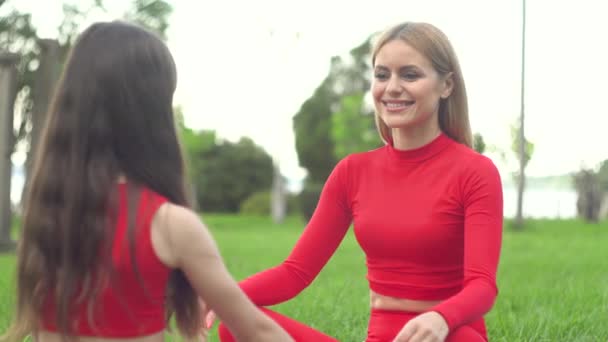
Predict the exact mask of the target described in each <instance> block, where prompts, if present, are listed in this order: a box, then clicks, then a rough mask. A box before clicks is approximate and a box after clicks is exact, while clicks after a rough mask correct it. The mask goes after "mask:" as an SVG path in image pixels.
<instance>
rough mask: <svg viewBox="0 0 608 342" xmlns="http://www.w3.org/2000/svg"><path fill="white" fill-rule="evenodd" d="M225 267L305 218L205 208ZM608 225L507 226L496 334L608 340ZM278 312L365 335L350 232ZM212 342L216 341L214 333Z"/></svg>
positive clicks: (5, 278)
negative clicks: (281, 220)
mask: <svg viewBox="0 0 608 342" xmlns="http://www.w3.org/2000/svg"><path fill="white" fill-rule="evenodd" d="M203 219H204V221H205V222H206V223H207V225H208V226H209V227H210V228H211V230H212V232H213V234H214V237H215V239H216V241H217V242H218V245H219V247H220V250H221V252H222V255H223V257H224V260H225V262H226V264H227V265H228V268H229V270H230V271H231V272H232V274H233V275H234V276H235V278H237V279H242V278H243V277H246V276H248V275H251V274H253V273H255V272H258V271H261V270H263V269H265V268H268V267H272V266H274V265H276V264H277V263H279V262H280V261H282V260H283V259H284V258H285V256H286V255H287V254H288V253H289V251H290V250H291V248H292V247H293V245H294V243H295V241H296V240H297V239H298V236H299V235H300V233H301V232H302V230H303V227H304V224H303V223H302V221H301V220H299V219H297V218H290V219H289V220H288V221H287V222H286V223H285V224H283V225H275V224H272V223H271V222H270V221H269V220H268V219H266V218H255V217H237V216H222V215H205V216H204V217H203ZM607 254H608V224H607V223H603V224H600V225H588V224H585V223H582V222H579V221H549V220H536V221H530V222H528V225H527V227H526V228H525V230H524V231H523V232H515V231H511V230H509V229H506V230H505V234H504V243H503V252H502V256H501V265H500V268H499V274H498V283H499V288H500V293H499V296H498V299H497V302H496V304H495V306H494V308H493V310H492V311H491V312H490V313H489V314H488V315H487V316H486V321H487V325H488V333H489V337H490V340H491V341H509V342H511V341H535V342H536V341H594V342H595V341H608V258H607ZM14 262H15V261H14V257H13V256H11V255H4V256H0V270H1V273H0V331H4V330H5V329H6V326H7V325H8V322H9V320H10V318H11V312H12V303H13V296H14V295H13V291H12V289H13V277H14V268H15V266H14ZM273 309H275V310H277V311H279V312H281V313H283V314H285V315H288V316H290V317H292V318H294V319H297V320H299V321H302V322H303V323H305V324H307V325H310V326H312V327H314V328H316V329H319V330H321V331H323V332H325V333H327V334H329V335H332V336H335V337H336V338H338V339H339V340H340V341H346V342H350V341H362V340H364V338H365V334H366V329H367V320H368V314H369V300H368V288H367V281H366V280H365V263H364V255H363V253H362V252H361V250H360V249H359V247H358V245H357V243H356V241H355V239H354V236H353V234H352V232H349V234H348V235H347V237H346V239H345V241H344V242H343V243H342V245H341V246H340V248H339V249H338V251H337V252H336V254H335V255H334V257H333V258H332V259H331V260H330V262H329V263H328V265H327V266H326V267H325V268H324V269H323V271H322V272H321V274H320V275H319V277H318V278H317V279H316V280H315V282H314V283H313V284H312V285H311V286H310V287H308V288H307V289H306V290H305V291H304V292H302V293H301V294H300V295H299V296H297V297H296V298H294V299H293V300H291V301H289V302H287V303H283V304H281V305H277V306H275V307H274V308H273ZM210 340H211V341H217V337H216V334H215V330H214V331H212V334H211V338H210Z"/></svg>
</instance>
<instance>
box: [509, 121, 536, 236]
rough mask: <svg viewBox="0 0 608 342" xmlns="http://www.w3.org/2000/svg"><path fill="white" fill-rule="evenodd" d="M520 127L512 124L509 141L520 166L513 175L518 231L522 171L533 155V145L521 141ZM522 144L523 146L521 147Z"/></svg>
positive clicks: (523, 187)
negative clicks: (515, 185) (515, 187)
mask: <svg viewBox="0 0 608 342" xmlns="http://www.w3.org/2000/svg"><path fill="white" fill-rule="evenodd" d="M520 120H522V118H520ZM521 126H522V125H521V123H520V124H519V125H518V124H514V125H512V126H511V139H512V141H513V142H512V144H511V149H512V150H513V152H514V154H515V156H516V158H517V160H518V162H519V164H520V167H519V171H517V172H515V173H514V174H513V176H514V178H515V180H516V183H517V184H518V187H517V212H516V214H515V227H516V228H518V229H521V228H522V227H523V197H524V191H525V184H526V176H525V173H524V171H525V169H526V166H528V162H530V159H532V154H533V153H534V144H533V143H531V142H530V141H528V139H526V138H525V137H523V139H522V132H521ZM522 142H523V144H524V145H523V146H522ZM522 151H523V153H522Z"/></svg>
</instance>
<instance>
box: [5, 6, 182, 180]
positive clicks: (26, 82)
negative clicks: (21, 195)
mask: <svg viewBox="0 0 608 342" xmlns="http://www.w3.org/2000/svg"><path fill="white" fill-rule="evenodd" d="M6 4H8V2H7V1H5V0H0V6H3V5H6ZM98 9H101V10H105V8H104V6H103V0H90V1H89V2H86V3H85V4H82V3H80V4H79V5H78V6H77V5H70V4H64V5H63V14H64V15H63V20H62V22H61V24H60V25H59V27H58V29H57V37H56V40H57V42H58V43H59V49H60V52H59V55H60V60H59V65H58V70H56V71H53V72H52V73H51V74H55V75H58V74H59V72H60V69H61V68H62V65H63V64H64V62H65V58H66V56H67V53H68V51H69V49H70V47H71V46H72V44H73V42H74V40H75V39H76V37H77V35H78V33H79V31H80V30H81V26H82V24H83V22H84V21H85V19H86V18H87V16H89V15H90V13H92V11H94V10H98ZM172 10H173V9H172V7H171V6H170V5H169V4H168V3H167V2H166V1H164V0H148V1H145V0H134V2H133V5H132V8H131V9H130V10H129V11H128V12H127V13H125V14H124V15H123V17H125V19H127V20H129V21H132V22H135V23H138V24H140V25H142V26H144V27H146V28H148V29H150V30H152V31H154V32H156V33H158V34H159V36H160V37H161V38H163V39H165V38H166V30H167V28H168V18H169V16H170V14H171V13H172ZM42 42H43V40H41V39H40V37H39V36H38V34H37V32H36V29H35V27H34V26H33V24H32V22H31V14H29V13H21V12H18V11H16V10H11V11H10V12H9V13H8V14H7V15H5V16H3V17H0V49H1V50H4V51H10V52H14V53H17V54H19V55H20V56H21V63H20V65H19V67H18V74H19V84H18V93H17V94H18V95H17V101H16V106H15V108H16V110H15V115H16V118H15V121H16V122H18V123H19V124H18V129H17V131H16V132H15V139H14V142H15V145H17V144H21V145H23V146H24V147H25V149H26V150H30V149H31V146H32V145H33V144H32V143H31V141H32V137H31V133H32V131H34V132H36V131H37V130H38V129H37V128H36V127H34V125H39V124H38V123H36V122H35V120H33V109H34V106H35V103H34V98H33V95H34V93H35V92H36V86H37V85H36V82H37V79H36V77H37V76H36V73H37V72H38V66H39V65H41V60H40V55H41V52H42V51H41V50H42V47H43V44H42ZM55 78H56V77H55ZM53 83H54V82H53ZM38 91H40V89H39V90H38ZM43 93H46V92H43ZM48 93H49V94H50V93H52V92H51V91H49V92H48ZM47 97H50V96H44V98H47ZM39 105H41V104H39ZM43 107H44V108H39V110H38V112H41V113H43V112H46V106H43ZM34 140H35V139H34ZM33 158H34V156H33V155H31V154H30V155H28V160H30V161H31V160H32V159H33ZM30 163H31V162H28V164H30ZM26 174H27V172H26Z"/></svg>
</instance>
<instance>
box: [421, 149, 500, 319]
mask: <svg viewBox="0 0 608 342" xmlns="http://www.w3.org/2000/svg"><path fill="white" fill-rule="evenodd" d="M461 187H462V189H463V192H462V193H463V207H464V215H465V217H464V283H463V288H462V290H461V291H460V292H459V293H458V294H456V295H454V296H453V297H451V298H449V299H447V300H445V301H444V302H442V303H440V304H439V305H437V306H435V307H434V308H432V309H431V311H436V312H438V313H440V314H441V315H442V316H443V318H444V319H445V320H446V322H447V324H448V327H449V328H450V331H451V330H453V329H454V328H457V327H459V326H461V325H463V324H467V323H469V322H471V321H474V320H476V319H479V318H481V317H482V316H483V315H484V314H486V313H487V312H488V311H490V309H491V308H492V306H493V305H494V301H495V299H496V295H497V294H498V288H497V286H496V270H497V267H498V261H499V256H500V250H501V244H502V226H503V195H502V183H501V180H500V174H499V173H498V170H497V169H496V166H495V165H494V164H493V163H492V161H491V160H490V159H488V158H487V157H484V156H479V158H478V159H476V160H475V161H474V162H472V163H469V167H468V171H467V172H466V175H465V177H464V179H463V183H462V184H461Z"/></svg>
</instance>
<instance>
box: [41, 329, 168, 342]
mask: <svg viewBox="0 0 608 342" xmlns="http://www.w3.org/2000/svg"><path fill="white" fill-rule="evenodd" d="M34 341H36V342H62V341H61V336H60V335H59V334H57V333H53V332H49V331H41V332H40V333H38V336H37V338H35V339H34ZM76 341H78V342H164V341H165V336H164V333H163V332H159V333H156V334H153V335H146V336H141V337H132V338H105V337H78V338H77V339H76Z"/></svg>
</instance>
